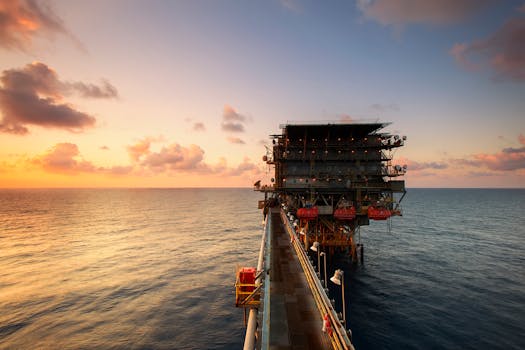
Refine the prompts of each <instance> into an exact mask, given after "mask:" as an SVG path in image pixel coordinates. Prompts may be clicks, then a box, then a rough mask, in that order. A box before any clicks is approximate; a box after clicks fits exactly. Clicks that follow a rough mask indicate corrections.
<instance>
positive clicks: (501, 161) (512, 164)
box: [453, 134, 525, 171]
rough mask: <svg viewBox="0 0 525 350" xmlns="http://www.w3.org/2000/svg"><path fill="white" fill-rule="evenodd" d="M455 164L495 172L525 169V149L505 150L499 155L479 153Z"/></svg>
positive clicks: (520, 139) (521, 140)
mask: <svg viewBox="0 0 525 350" xmlns="http://www.w3.org/2000/svg"><path fill="white" fill-rule="evenodd" d="M518 141H519V143H520V144H521V145H525V138H524V137H523V135H522V134H520V135H519V136H518ZM453 162H455V163H456V164H460V165H465V166H472V167H485V168H488V169H490V170H494V171H514V170H520V169H525V147H519V148H513V147H507V148H503V149H502V150H501V151H500V152H497V153H478V154H474V155H472V156H471V157H469V158H462V159H454V160H453Z"/></svg>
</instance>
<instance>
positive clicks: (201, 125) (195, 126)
mask: <svg viewBox="0 0 525 350" xmlns="http://www.w3.org/2000/svg"><path fill="white" fill-rule="evenodd" d="M205 130H206V126H205V125H204V123H201V122H197V123H194V124H193V131H205Z"/></svg>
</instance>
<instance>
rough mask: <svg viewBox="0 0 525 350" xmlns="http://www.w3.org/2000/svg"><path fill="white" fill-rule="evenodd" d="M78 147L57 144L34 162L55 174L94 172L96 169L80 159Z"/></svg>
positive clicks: (70, 144)
mask: <svg viewBox="0 0 525 350" xmlns="http://www.w3.org/2000/svg"><path fill="white" fill-rule="evenodd" d="M79 155H80V152H79V151H78V146H77V145H75V144H74V143H68V142H64V143H57V144H56V145H55V146H54V147H53V148H51V149H50V150H49V151H47V152H46V153H45V154H43V155H41V156H38V157H36V158H34V159H33V160H32V162H33V163H34V164H38V165H41V166H42V168H44V169H45V170H46V171H49V172H53V173H66V174H76V173H79V172H94V171H95V170H96V167H95V166H94V165H93V164H92V163H91V162H87V161H85V160H82V159H81V158H79Z"/></svg>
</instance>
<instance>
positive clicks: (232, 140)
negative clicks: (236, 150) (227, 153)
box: [227, 136, 246, 145]
mask: <svg viewBox="0 0 525 350" xmlns="http://www.w3.org/2000/svg"><path fill="white" fill-rule="evenodd" d="M227 140H228V142H230V143H236V144H238V145H244V144H246V142H244V141H243V140H242V139H240V138H238V137H232V136H229V137H228V138H227Z"/></svg>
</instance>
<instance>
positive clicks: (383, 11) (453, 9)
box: [357, 0, 493, 27]
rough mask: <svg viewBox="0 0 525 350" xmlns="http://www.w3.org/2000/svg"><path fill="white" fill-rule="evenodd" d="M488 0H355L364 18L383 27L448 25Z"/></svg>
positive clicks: (461, 18) (488, 1)
mask: <svg viewBox="0 0 525 350" xmlns="http://www.w3.org/2000/svg"><path fill="white" fill-rule="evenodd" d="M490 2H493V1H490V0H425V1H420V0H357V7H358V8H359V10H361V12H362V13H363V14H364V15H365V17H366V18H369V19H372V20H375V21H377V22H379V23H381V24H383V25H385V26H388V25H392V26H398V27H399V26H403V25H406V24H411V23H429V24H448V23H454V22H459V21H461V20H463V19H465V18H466V17H468V16H469V15H471V14H473V13H475V12H477V11H479V10H480V9H482V8H483V7H485V6H486V5H487V4H488V3H490Z"/></svg>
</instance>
